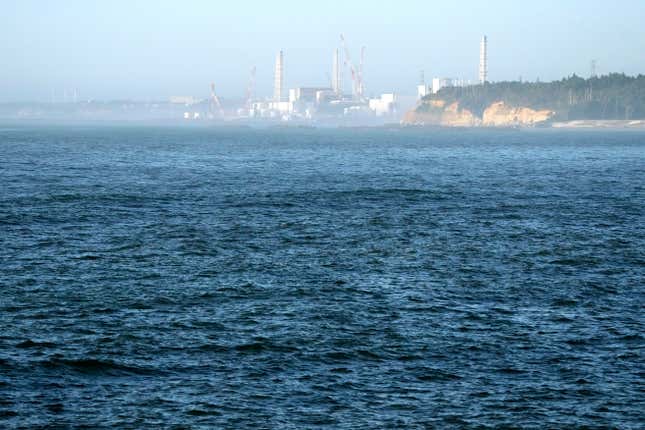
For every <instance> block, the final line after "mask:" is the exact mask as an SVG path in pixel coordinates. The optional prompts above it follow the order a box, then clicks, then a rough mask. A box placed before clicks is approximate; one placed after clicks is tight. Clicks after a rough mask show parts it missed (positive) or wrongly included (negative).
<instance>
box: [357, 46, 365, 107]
mask: <svg viewBox="0 0 645 430" xmlns="http://www.w3.org/2000/svg"><path fill="white" fill-rule="evenodd" d="M364 64H365V47H364V46H363V47H362V48H361V62H360V64H359V66H358V96H359V98H360V99H363V96H364V95H365V81H364V80H363V65H364Z"/></svg>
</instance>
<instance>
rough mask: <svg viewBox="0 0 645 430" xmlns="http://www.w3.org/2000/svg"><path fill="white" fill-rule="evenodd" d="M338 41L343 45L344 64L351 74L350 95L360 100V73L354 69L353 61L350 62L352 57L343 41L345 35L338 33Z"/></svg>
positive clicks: (361, 96)
mask: <svg viewBox="0 0 645 430" xmlns="http://www.w3.org/2000/svg"><path fill="white" fill-rule="evenodd" d="M340 43H341V45H342V46H343V50H344V51H345V64H346V65H347V66H349V70H350V72H351V74H352V95H353V96H354V97H355V98H357V99H359V100H362V98H363V95H362V94H361V86H362V84H361V82H360V74H359V73H358V72H357V71H356V67H354V63H352V57H351V55H350V54H349V48H347V43H346V42H345V36H343V35H342V34H341V35H340Z"/></svg>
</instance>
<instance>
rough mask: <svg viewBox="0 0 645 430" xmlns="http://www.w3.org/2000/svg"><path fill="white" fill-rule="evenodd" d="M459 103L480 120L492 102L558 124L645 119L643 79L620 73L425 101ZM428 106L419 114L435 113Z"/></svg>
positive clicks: (455, 92) (451, 90) (490, 87)
mask: <svg viewBox="0 0 645 430" xmlns="http://www.w3.org/2000/svg"><path fill="white" fill-rule="evenodd" d="M432 100H444V101H445V102H446V103H448V104H452V103H454V102H458V103H459V106H460V108H462V109H468V110H469V111H471V112H472V113H474V114H475V115H477V116H479V117H482V115H483V113H484V110H486V108H487V107H489V106H490V105H491V104H493V103H495V102H500V101H502V102H504V103H506V104H508V105H510V106H513V107H527V108H531V109H536V110H542V109H548V110H552V111H554V112H555V113H556V116H555V119H557V120H580V119H595V120H613V119H619V120H625V119H627V120H629V119H645V75H638V76H636V77H632V76H627V75H625V74H621V73H612V74H610V75H606V76H600V77H593V78H590V79H583V78H581V77H579V76H576V75H573V76H571V77H568V78H565V79H562V80H560V81H554V82H517V81H516V82H495V83H486V84H485V85H475V86H470V87H446V88H442V89H441V90H440V91H439V92H438V93H437V94H430V95H428V96H426V97H425V98H424V101H432ZM435 109H436V108H433V107H432V106H431V105H430V104H428V103H423V104H421V105H420V106H419V107H418V108H417V111H418V112H431V111H433V110H435Z"/></svg>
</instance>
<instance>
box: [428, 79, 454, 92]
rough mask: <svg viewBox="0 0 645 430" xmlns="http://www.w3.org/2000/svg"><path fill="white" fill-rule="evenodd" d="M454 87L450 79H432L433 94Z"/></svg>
mask: <svg viewBox="0 0 645 430" xmlns="http://www.w3.org/2000/svg"><path fill="white" fill-rule="evenodd" d="M452 86H453V80H452V79H450V78H434V79H432V94H437V93H438V92H439V90H441V89H442V88H446V87H452Z"/></svg>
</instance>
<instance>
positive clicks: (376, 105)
mask: <svg viewBox="0 0 645 430" xmlns="http://www.w3.org/2000/svg"><path fill="white" fill-rule="evenodd" d="M369 108H370V110H371V111H372V112H374V113H375V114H376V116H384V115H392V114H394V113H395V112H396V95H395V94H393V93H390V94H381V97H380V98H378V99H370V101H369Z"/></svg>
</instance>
